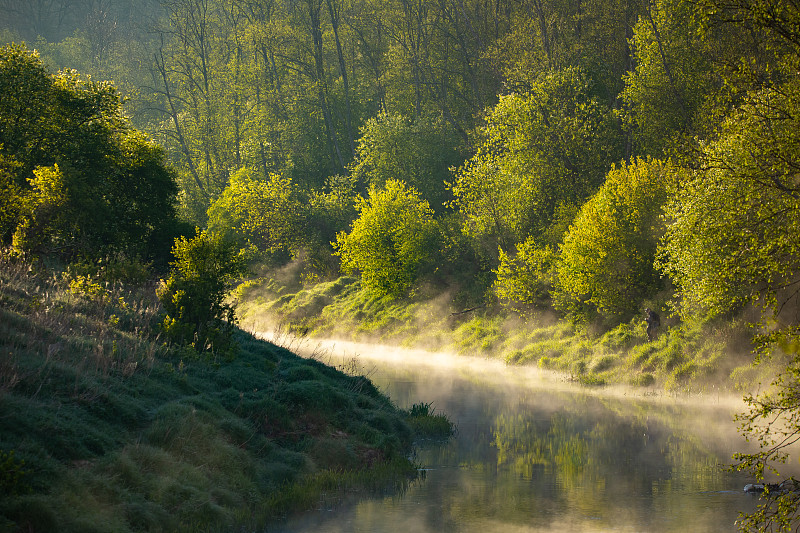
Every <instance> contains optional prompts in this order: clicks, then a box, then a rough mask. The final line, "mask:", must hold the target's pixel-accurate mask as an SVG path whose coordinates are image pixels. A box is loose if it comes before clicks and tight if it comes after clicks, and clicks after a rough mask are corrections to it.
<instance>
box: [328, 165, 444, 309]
mask: <svg viewBox="0 0 800 533" xmlns="http://www.w3.org/2000/svg"><path fill="white" fill-rule="evenodd" d="M356 207H357V209H358V211H359V213H360V214H359V217H358V218H357V219H356V220H355V222H353V226H352V229H351V230H350V232H349V233H344V232H342V233H339V235H337V238H336V243H335V245H334V246H335V248H336V254H337V255H339V256H340V257H341V258H342V268H343V269H344V270H345V271H351V272H352V271H355V270H358V271H359V272H360V273H361V278H362V280H363V281H364V284H365V285H366V286H367V287H368V288H370V289H371V290H372V291H374V292H375V293H376V294H378V295H387V296H395V297H397V296H404V295H407V294H408V293H409V291H410V290H411V289H412V288H413V287H414V285H415V283H417V282H418V281H419V280H420V279H421V278H422V277H423V276H424V275H426V274H429V273H431V272H432V271H433V270H434V269H435V267H436V265H437V259H438V252H439V249H440V238H441V237H440V233H439V230H438V224H437V223H436V220H434V218H433V210H432V209H431V208H430V206H429V205H428V202H427V201H426V200H423V199H421V198H420V195H419V193H418V192H417V191H416V190H415V189H413V188H411V187H407V186H406V185H405V184H404V183H402V182H400V181H397V180H390V181H388V182H387V183H386V185H385V187H383V188H378V187H376V186H371V187H370V190H369V196H368V198H366V199H365V198H362V197H359V198H358V200H357V204H356Z"/></svg>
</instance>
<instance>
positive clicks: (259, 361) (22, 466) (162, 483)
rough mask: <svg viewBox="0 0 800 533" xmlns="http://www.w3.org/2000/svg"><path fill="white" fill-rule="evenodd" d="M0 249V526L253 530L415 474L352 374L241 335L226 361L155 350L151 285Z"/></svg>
mask: <svg viewBox="0 0 800 533" xmlns="http://www.w3.org/2000/svg"><path fill="white" fill-rule="evenodd" d="M0 257H1V258H2V264H0V493H2V494H3V498H0V530H2V531H56V530H57V531H76V532H78V531H80V532H88V531H121V532H125V531H207V530H214V531H218V530H221V529H225V528H234V527H258V526H260V525H263V524H265V523H268V522H269V521H271V520H274V519H276V518H279V517H280V516H282V515H285V514H287V513H291V512H293V511H296V510H304V509H308V508H310V507H312V506H313V505H314V504H315V503H316V502H317V501H318V499H319V498H320V495H321V494H323V493H330V492H336V491H342V490H348V489H352V490H356V489H365V488H370V489H373V490H378V491H383V490H396V489H398V488H401V487H402V485H403V483H406V482H407V481H408V480H409V479H410V477H411V476H413V475H414V473H415V472H416V470H415V468H414V465H412V464H411V463H410V462H409V461H408V460H407V459H406V457H407V454H408V451H409V449H410V446H411V444H412V440H413V438H414V434H413V431H412V430H411V429H410V427H409V425H408V423H407V418H408V413H405V412H403V411H401V410H399V409H397V408H396V407H395V406H394V405H393V404H392V403H391V401H390V400H389V399H388V398H387V397H385V396H384V395H382V394H381V393H380V392H379V391H378V390H377V389H376V388H375V387H374V385H373V384H372V383H371V382H370V381H369V380H367V379H366V378H364V377H359V376H348V375H345V374H344V373H342V372H340V371H338V370H336V369H334V368H331V367H328V366H326V365H323V364H322V363H319V362H317V361H314V360H307V359H302V358H299V357H297V356H296V355H294V354H292V353H290V352H289V351H287V350H285V349H283V348H280V347H277V346H274V345H272V344H269V343H266V342H264V341H261V340H259V339H257V338H254V337H252V336H250V335H247V334H245V333H241V332H240V333H238V334H237V337H236V340H237V341H238V343H239V346H240V348H239V351H238V353H237V355H236V356H235V357H233V358H229V359H215V358H214V357H212V356H202V357H201V356H198V355H197V354H196V353H195V352H194V351H192V350H189V349H179V348H173V347H169V346H167V345H165V344H164V343H163V342H161V341H160V340H159V338H158V334H157V330H156V327H155V324H156V321H157V317H158V308H157V304H156V300H155V296H154V290H153V287H152V286H150V287H143V288H140V289H139V290H137V291H130V290H125V289H123V288H122V287H119V286H106V285H104V284H102V283H94V282H91V280H88V281H87V280H86V279H84V280H83V283H78V284H76V283H74V280H73V283H72V290H69V286H68V284H67V281H65V279H64V278H63V277H60V276H55V275H49V277H46V276H45V275H44V274H43V272H42V271H36V270H34V269H33V268H32V267H31V266H30V265H28V264H25V263H14V262H12V261H10V260H9V259H8V258H7V257H2V256H0Z"/></svg>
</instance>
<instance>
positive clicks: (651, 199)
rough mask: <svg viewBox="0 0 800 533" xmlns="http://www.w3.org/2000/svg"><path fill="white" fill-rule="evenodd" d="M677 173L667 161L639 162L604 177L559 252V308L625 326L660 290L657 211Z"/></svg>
mask: <svg viewBox="0 0 800 533" xmlns="http://www.w3.org/2000/svg"><path fill="white" fill-rule="evenodd" d="M680 174H681V171H680V169H679V168H677V167H676V166H674V165H672V164H670V163H669V162H666V163H665V162H661V161H658V160H644V159H639V160H634V161H633V162H632V163H630V164H623V165H622V166H620V167H617V168H614V169H613V170H611V172H609V174H608V178H607V180H606V182H605V184H604V185H603V186H602V187H601V189H600V191H599V192H598V193H597V194H596V195H595V196H594V197H592V199H591V200H589V201H588V202H587V203H586V204H585V205H584V206H583V207H582V208H581V211H580V213H579V214H578V216H577V218H576V219H575V222H574V225H573V226H572V227H571V228H570V231H569V233H568V234H567V236H566V237H565V239H564V244H563V245H562V247H561V257H560V261H559V263H558V292H559V295H558V304H557V305H558V307H559V308H561V309H562V310H564V311H568V312H570V311H571V312H577V313H579V314H583V313H585V312H586V311H584V310H583V309H585V307H584V305H588V306H589V309H590V310H593V311H595V312H597V313H599V314H600V316H602V317H604V318H605V319H608V320H611V321H625V320H628V319H629V318H630V317H631V316H633V315H635V314H636V313H637V311H638V310H640V308H641V305H642V301H643V300H644V299H645V298H648V297H650V296H652V295H654V294H655V293H656V292H658V291H659V290H660V289H661V288H662V287H663V285H662V281H661V279H660V276H659V273H658V271H657V270H656V268H655V267H654V264H653V263H654V260H655V256H656V248H657V245H658V242H659V239H660V238H661V236H662V234H663V233H664V224H663V220H662V208H663V205H664V203H665V202H666V201H667V198H668V197H669V194H670V192H671V191H672V190H674V188H675V184H676V183H677V182H678V181H679V180H680Z"/></svg>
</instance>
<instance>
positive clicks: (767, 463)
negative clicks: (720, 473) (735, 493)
mask: <svg viewBox="0 0 800 533" xmlns="http://www.w3.org/2000/svg"><path fill="white" fill-rule="evenodd" d="M798 387H800V361H799V360H798V357H797V353H796V352H795V353H794V355H793V356H792V360H791V361H790V362H789V364H788V365H787V367H786V370H785V371H784V372H782V373H781V374H780V375H779V376H778V377H777V378H776V379H775V380H774V382H773V383H772V384H771V387H770V390H768V391H767V392H764V393H761V394H758V395H753V394H747V395H746V396H745V398H744V400H745V403H746V404H747V406H748V410H747V412H745V413H742V414H739V415H737V421H738V422H739V429H740V432H741V433H742V434H743V435H744V436H745V437H747V438H748V440H754V441H756V442H757V443H758V445H759V448H760V449H759V450H758V451H756V452H752V453H744V452H742V453H737V454H735V455H734V457H733V458H734V460H735V461H736V463H735V464H734V465H733V466H732V467H731V468H733V469H736V470H740V471H746V472H749V473H750V474H751V475H753V476H755V479H756V480H758V481H761V480H763V479H764V475H765V473H773V474H776V475H782V474H781V472H780V470H781V469H783V466H782V465H785V464H786V463H787V461H788V459H789V451H790V449H791V446H792V445H793V444H794V443H796V442H797V440H798V435H800V424H798V422H797V418H796V417H795V416H787V414H790V415H791V414H793V413H796V412H798V410H800V403H798V396H797V390H798ZM783 475H784V476H785V474H783ZM786 483H787V485H786V486H785V487H784V489H785V490H782V489H781V488H780V486H779V485H773V486H772V488H771V489H768V490H767V491H766V493H765V494H764V496H763V498H762V499H761V501H760V503H759V506H758V508H757V509H756V511H755V512H753V513H752V514H750V515H747V516H746V517H745V518H744V520H743V521H742V525H741V529H742V530H743V531H765V530H767V529H766V528H769V531H781V532H788V531H793V530H794V529H795V528H796V526H797V522H798V519H800V515H798V513H799V511H798V509H800V499H799V498H798V493H797V484H796V483H797V482H796V481H794V480H793V479H790V480H787V482H786Z"/></svg>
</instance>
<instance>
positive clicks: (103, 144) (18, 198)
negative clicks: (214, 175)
mask: <svg viewBox="0 0 800 533" xmlns="http://www.w3.org/2000/svg"><path fill="white" fill-rule="evenodd" d="M0 162H2V163H3V164H2V166H1V167H0V176H2V178H0V187H3V188H4V189H6V190H7V191H8V192H9V193H10V194H9V195H8V196H6V195H4V196H3V198H2V199H0V212H1V213H3V221H2V223H3V227H2V231H3V233H2V234H0V239H2V241H3V243H4V244H8V243H9V241H10V240H11V236H12V235H13V234H14V233H16V234H17V235H16V238H15V239H14V242H15V244H16V245H17V246H18V247H19V248H20V249H21V250H22V251H31V252H44V253H47V252H59V253H60V254H62V255H66V256H71V255H75V254H78V253H83V254H87V255H99V254H101V253H103V252H107V251H109V250H125V251H128V252H129V253H134V254H148V253H151V252H153V249H154V248H158V247H160V246H161V245H164V244H165V241H166V240H168V238H167V237H166V235H167V233H168V232H169V231H170V230H171V225H172V224H174V221H175V211H174V202H175V198H176V195H177V187H176V185H175V181H174V176H173V172H172V171H171V170H170V169H169V168H167V166H166V165H165V162H164V154H163V152H162V150H161V149H160V148H159V147H157V146H156V145H154V144H152V143H151V142H150V141H148V140H147V139H146V138H145V137H144V136H143V135H142V134H141V133H139V132H137V131H136V130H134V129H133V128H132V127H131V125H130V123H129V121H128V119H127V118H126V117H125V115H124V114H123V111H122V100H121V97H120V95H119V93H118V92H117V90H116V89H115V88H114V86H113V85H112V84H110V83H107V82H102V83H97V82H93V81H91V80H90V79H83V78H81V77H80V76H79V75H78V73H77V72H75V71H72V70H64V71H61V72H59V73H57V74H53V75H50V74H48V73H47V71H46V69H45V67H44V65H43V64H42V62H41V60H40V59H39V57H38V55H37V54H36V52H29V51H28V50H27V49H25V48H24V47H22V46H16V45H11V46H6V47H2V48H0ZM45 182H47V183H49V185H45Z"/></svg>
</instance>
